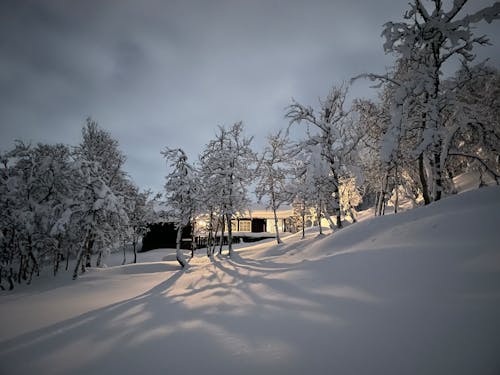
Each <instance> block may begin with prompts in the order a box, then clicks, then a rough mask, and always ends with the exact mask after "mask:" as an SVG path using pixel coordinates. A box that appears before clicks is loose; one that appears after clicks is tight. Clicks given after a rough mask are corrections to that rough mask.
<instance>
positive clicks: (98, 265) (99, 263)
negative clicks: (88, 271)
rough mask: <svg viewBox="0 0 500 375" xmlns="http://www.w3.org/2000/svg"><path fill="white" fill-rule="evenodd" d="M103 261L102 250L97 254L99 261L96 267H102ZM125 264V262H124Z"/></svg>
mask: <svg viewBox="0 0 500 375" xmlns="http://www.w3.org/2000/svg"><path fill="white" fill-rule="evenodd" d="M101 261H102V250H101V251H99V254H98V255H97V261H96V262H95V266H96V267H101ZM122 264H124V263H122Z"/></svg>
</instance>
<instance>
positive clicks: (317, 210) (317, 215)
mask: <svg viewBox="0 0 500 375" xmlns="http://www.w3.org/2000/svg"><path fill="white" fill-rule="evenodd" d="M316 220H318V228H319V234H323V228H321V206H320V204H318V207H317V208H316Z"/></svg>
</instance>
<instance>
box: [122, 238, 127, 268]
mask: <svg viewBox="0 0 500 375" xmlns="http://www.w3.org/2000/svg"><path fill="white" fill-rule="evenodd" d="M125 263H127V246H126V243H125V240H123V260H122V265H124V264H125Z"/></svg>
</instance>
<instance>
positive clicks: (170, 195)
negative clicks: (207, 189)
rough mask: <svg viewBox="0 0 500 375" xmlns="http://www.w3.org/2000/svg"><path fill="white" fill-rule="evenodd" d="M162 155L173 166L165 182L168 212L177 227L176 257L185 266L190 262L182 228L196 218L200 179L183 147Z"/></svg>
mask: <svg viewBox="0 0 500 375" xmlns="http://www.w3.org/2000/svg"><path fill="white" fill-rule="evenodd" d="M162 155H163V156H164V157H165V159H166V161H167V163H168V165H169V166H170V167H171V168H172V171H171V172H170V173H169V174H168V175H167V182H166V183H165V192H166V205H167V209H168V212H167V214H168V217H169V218H170V220H172V221H173V222H174V223H175V226H176V228H177V238H176V258H177V261H178V262H179V264H180V265H181V267H183V268H184V267H186V266H187V264H188V263H187V261H186V259H185V258H184V254H183V253H182V250H181V239H182V229H183V228H184V227H185V226H186V225H188V224H189V223H190V222H192V221H193V220H194V218H195V215H196V212H197V207H198V199H197V188H198V181H197V176H196V171H195V169H194V167H193V166H191V165H190V164H189V163H188V161H187V156H186V154H185V152H184V151H183V150H182V149H170V148H166V149H165V150H164V151H162Z"/></svg>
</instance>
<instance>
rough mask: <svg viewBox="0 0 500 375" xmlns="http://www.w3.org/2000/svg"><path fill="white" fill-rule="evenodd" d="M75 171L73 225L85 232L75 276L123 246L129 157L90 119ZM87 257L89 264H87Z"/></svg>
mask: <svg viewBox="0 0 500 375" xmlns="http://www.w3.org/2000/svg"><path fill="white" fill-rule="evenodd" d="M74 158H75V162H74V164H73V170H74V172H75V175H76V176H77V177H76V179H75V181H73V183H72V191H73V196H74V197H73V204H72V205H71V207H70V208H69V210H70V211H71V225H72V226H75V225H76V226H77V228H78V230H80V231H81V235H80V238H81V244H82V247H81V250H80V252H79V254H78V256H77V264H76V266H75V269H74V272H73V277H74V278H76V277H77V276H78V268H79V267H80V266H81V270H82V272H84V271H85V268H86V267H90V266H91V257H92V255H93V254H94V253H95V252H97V254H98V257H97V265H98V266H99V265H100V263H101V259H102V256H103V253H107V252H109V251H111V250H112V249H114V248H116V247H117V246H118V245H120V242H122V241H121V240H122V239H123V236H124V235H125V231H126V228H127V226H128V216H127V212H126V211H125V202H124V200H125V194H124V192H123V188H124V186H126V185H127V183H126V182H125V181H126V175H125V172H124V171H123V169H122V168H123V164H124V162H125V156H124V155H123V153H122V152H121V151H120V149H119V145H118V141H117V140H116V139H114V138H113V137H112V136H111V134H110V133H109V132H107V131H105V130H103V129H101V128H100V127H99V126H98V124H97V123H96V122H95V121H93V120H92V119H90V118H87V120H86V124H85V126H84V127H83V128H82V141H81V143H80V144H79V145H78V146H77V147H76V148H75V152H74ZM83 258H85V262H83Z"/></svg>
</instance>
